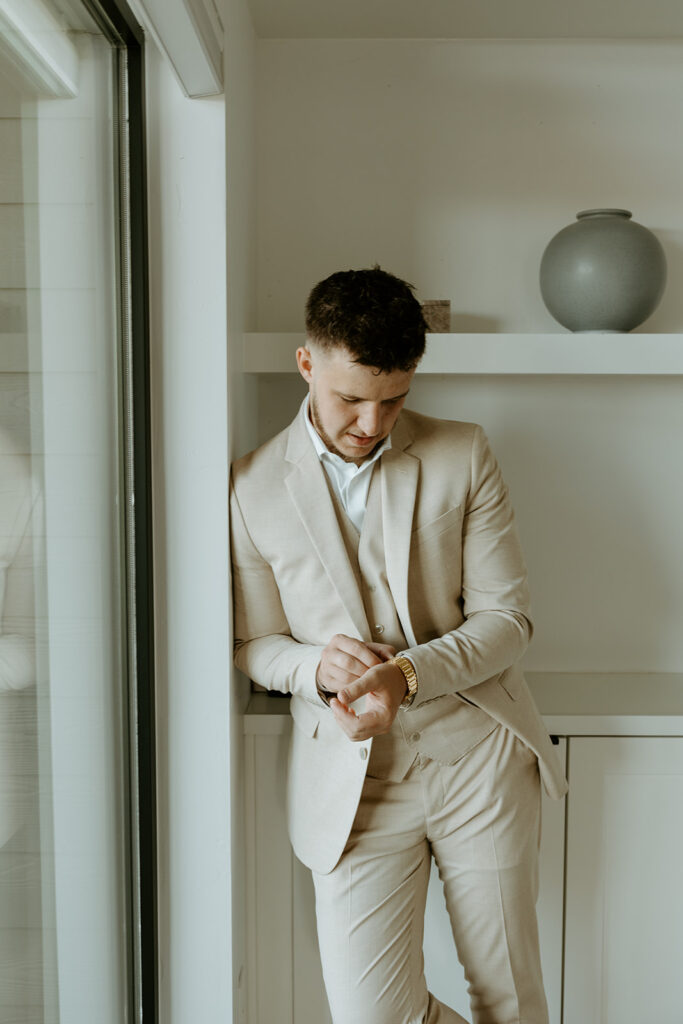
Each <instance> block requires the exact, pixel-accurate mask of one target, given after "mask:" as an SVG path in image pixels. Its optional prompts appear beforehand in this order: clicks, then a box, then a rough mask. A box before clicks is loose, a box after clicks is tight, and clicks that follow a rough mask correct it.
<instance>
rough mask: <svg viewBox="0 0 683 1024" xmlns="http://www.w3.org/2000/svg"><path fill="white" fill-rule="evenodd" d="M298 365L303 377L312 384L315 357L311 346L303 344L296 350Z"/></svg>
mask: <svg viewBox="0 0 683 1024" xmlns="http://www.w3.org/2000/svg"><path fill="white" fill-rule="evenodd" d="M296 365H297V366H298V368H299V373H300V374H301V376H302V377H303V379H304V380H305V381H306V383H307V384H310V383H311V381H312V380H313V357H312V356H311V350H310V348H305V347H304V346H302V347H301V348H298V349H297V350H296Z"/></svg>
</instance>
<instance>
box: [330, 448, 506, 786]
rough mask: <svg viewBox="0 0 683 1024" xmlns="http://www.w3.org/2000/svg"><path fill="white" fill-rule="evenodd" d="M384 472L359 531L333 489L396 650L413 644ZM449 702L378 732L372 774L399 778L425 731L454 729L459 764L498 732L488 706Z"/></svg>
mask: <svg viewBox="0 0 683 1024" xmlns="http://www.w3.org/2000/svg"><path fill="white" fill-rule="evenodd" d="M381 472H382V464H381V460H380V461H379V463H378V465H377V466H376V468H375V470H374V471H373V475H372V482H371V484H370V490H369V493H368V503H367V508H366V511H365V518H364V520H363V527H362V530H361V532H360V534H359V533H358V530H357V529H356V527H355V525H354V524H353V522H352V521H351V519H349V517H348V515H347V514H346V512H345V511H344V508H343V506H342V504H341V501H340V500H339V498H338V496H337V495H336V493H335V491H334V488H333V487H330V494H331V496H332V501H333V502H334V506H335V511H336V514H337V521H338V523H339V529H340V530H341V534H342V537H343V539H344V544H345V546H346V550H347V553H348V556H349V561H350V562H351V565H352V567H353V571H354V573H355V576H356V579H357V581H358V586H359V588H360V591H361V595H362V598H363V605H364V607H365V614H366V616H367V620H368V625H369V627H370V632H371V634H372V636H373V638H374V639H375V640H376V641H377V642H378V643H385V644H391V646H392V647H394V648H395V649H396V651H402V650H404V649H405V648H406V647H407V646H408V644H407V641H406V638H405V636H404V634H403V630H402V629H401V623H400V622H399V618H398V614H397V612H396V606H395V604H394V599H393V597H392V594H391V589H390V587H389V581H388V579H387V569H386V560H385V555H384V535H383V530H382V488H381ZM448 703H449V707H448V708H446V709H444V706H443V705H444V701H443V700H442V699H441V700H437V701H432V702H431V703H430V704H428V705H427V706H426V708H425V709H424V710H423V711H422V712H421V715H420V719H421V721H420V722H419V728H417V727H416V726H417V725H418V723H416V721H415V719H414V718H413V716H412V715H411V716H410V719H407V718H406V716H405V715H404V714H403V712H401V711H399V713H398V715H397V716H396V718H395V719H394V722H393V725H392V727H391V729H390V731H389V732H388V733H385V734H384V735H383V736H376V737H375V739H374V741H373V744H372V751H371V754H370V763H369V765H368V771H367V774H368V775H371V776H373V777H374V778H376V779H387V780H389V781H392V782H400V781H401V779H402V778H404V776H405V774H406V772H407V771H408V769H409V768H410V767H411V765H412V764H413V762H414V761H415V758H416V757H417V756H418V755H419V754H426V753H427V750H426V749H425V739H424V733H425V731H426V730H428V729H432V730H433V729H434V728H438V729H443V730H446V731H447V732H448V733H449V735H450V739H451V745H450V749H449V755H448V761H447V763H448V764H454V763H455V762H456V761H458V760H459V759H460V758H461V757H464V755H465V754H466V753H468V751H470V750H471V749H472V748H473V747H474V746H476V744H477V743H479V742H481V740H483V739H484V738H485V737H486V736H488V735H489V734H490V733H491V732H493V730H494V729H495V728H496V725H497V724H498V723H497V722H496V721H495V720H494V719H493V718H492V717H491V716H490V715H488V714H487V713H486V712H485V711H482V709H481V708H478V707H476V706H475V705H474V704H470V703H469V702H468V701H466V700H465V699H464V698H462V697H461V698H460V699H458V700H452V701H449V702H448ZM444 712H445V714H444ZM444 719H445V720H444ZM429 749H431V748H429ZM437 760H438V758H437Z"/></svg>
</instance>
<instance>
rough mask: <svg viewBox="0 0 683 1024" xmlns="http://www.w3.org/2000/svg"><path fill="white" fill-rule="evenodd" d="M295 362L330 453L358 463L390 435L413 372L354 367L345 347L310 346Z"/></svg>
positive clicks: (310, 344) (298, 353) (315, 424)
mask: <svg viewBox="0 0 683 1024" xmlns="http://www.w3.org/2000/svg"><path fill="white" fill-rule="evenodd" d="M296 358H297V364H298V366H299V372H300V373H301V376H302V377H303V378H304V380H305V381H307V382H308V386H309V389H310V412H311V419H312V422H313V426H314V427H315V429H316V430H317V431H318V434H319V435H320V437H321V438H322V439H323V441H324V442H325V444H326V445H327V447H328V448H329V450H330V451H332V452H335V453H336V454H337V455H340V456H341V457H342V458H343V459H345V460H346V461H347V462H355V463H357V464H360V463H361V462H363V461H364V459H367V458H368V457H369V456H370V455H372V453H373V451H374V450H375V448H376V447H377V445H378V444H381V442H382V441H383V440H384V439H385V438H386V437H388V436H389V434H390V433H391V431H392V429H393V427H394V424H395V423H396V420H397V418H398V414H399V413H400V411H401V409H402V408H403V403H404V401H405V398H406V395H407V394H408V391H409V389H410V385H411V383H412V380H413V376H414V374H415V370H414V369H413V370H409V371H407V372H406V371H403V370H392V371H391V373H380V372H378V371H377V370H376V369H373V368H372V367H370V366H364V365H362V364H361V363H356V362H354V361H353V358H352V356H351V353H350V352H349V351H348V350H347V349H345V348H334V349H331V350H330V351H325V350H324V349H321V348H320V347H319V346H318V345H315V344H314V343H312V342H309V343H308V346H307V347H306V348H299V349H297V353H296Z"/></svg>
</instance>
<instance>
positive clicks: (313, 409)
mask: <svg viewBox="0 0 683 1024" xmlns="http://www.w3.org/2000/svg"><path fill="white" fill-rule="evenodd" d="M309 409H310V413H311V423H312V424H313V426H314V427H315V429H316V431H317V433H318V436H319V437H320V439H321V441H322V442H323V444H324V445H325V447H326V448H327V450H328V451H330V452H332V454H333V455H338V456H339V458H340V459H343V460H344V462H355V464H356V465H357V466H359V465H360V464H361V463H362V462H365V460H366V459H369V458H370V457H371V456H372V455H373V453H374V451H375V449H376V448H377V447H378V445H380V444H381V443H382V441H381V439H380V440H379V441H378V442H377V444H376V445H375V446H374V447H373V449H372V451H370V452H368V454H367V455H360V456H356V457H355V458H354V456H353V455H346V454H345V453H344V452H341V451H340V450H339V449H338V448H337V446H336V445H335V444H334V442H333V441H332V438H331V437H330V436H329V434H327V433H326V431H325V429H324V427H323V425H322V422H321V420H320V413H319V410H318V403H317V401H316V399H315V396H314V395H313V393H312V392H311V393H310V398H309Z"/></svg>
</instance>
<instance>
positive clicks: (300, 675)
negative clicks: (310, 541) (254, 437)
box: [230, 485, 324, 706]
mask: <svg viewBox="0 0 683 1024" xmlns="http://www.w3.org/2000/svg"><path fill="white" fill-rule="evenodd" d="M230 534H231V553H232V584H233V624H234V634H233V635H234V646H233V653H234V660H235V664H236V666H237V667H238V668H239V669H240V670H241V671H242V672H244V674H245V675H246V676H248V677H249V678H250V679H252V680H253V681H254V682H256V683H260V684H261V686H265V687H266V689H268V690H281V691H282V692H283V693H295V694H298V695H299V696H302V697H306V698H308V699H309V700H311V701H313V702H314V703H316V704H320V705H321V706H323V705H322V701H321V699H320V696H319V695H318V691H317V688H316V684H315V675H316V671H317V668H318V664H319V662H320V657H321V654H322V651H323V650H324V648H323V647H319V646H316V645H313V644H302V643H299V642H298V641H297V640H295V639H294V638H293V637H292V635H291V632H290V629H289V624H288V622H287V619H286V617H285V613H284V610H283V608H282V603H281V601H280V593H279V590H278V587H277V583H276V581H275V577H274V575H273V571H272V569H271V567H270V565H269V564H268V562H267V561H266V560H265V559H264V558H263V557H262V555H261V554H260V552H259V551H258V549H257V547H256V545H255V544H254V542H253V540H252V538H251V536H250V534H249V531H248V529H247V525H246V522H245V519H244V515H243V514H242V509H241V507H240V503H239V501H238V498H237V494H236V492H235V488H234V485H233V486H232V487H231V492H230Z"/></svg>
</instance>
